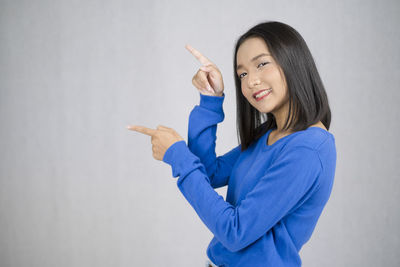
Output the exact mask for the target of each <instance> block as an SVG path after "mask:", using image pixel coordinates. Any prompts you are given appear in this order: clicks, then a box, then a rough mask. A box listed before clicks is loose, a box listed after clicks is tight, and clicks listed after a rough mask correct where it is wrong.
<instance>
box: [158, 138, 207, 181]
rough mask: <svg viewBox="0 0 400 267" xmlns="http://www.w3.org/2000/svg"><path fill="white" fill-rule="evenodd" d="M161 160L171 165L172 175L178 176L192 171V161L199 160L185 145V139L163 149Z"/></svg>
mask: <svg viewBox="0 0 400 267" xmlns="http://www.w3.org/2000/svg"><path fill="white" fill-rule="evenodd" d="M163 161H164V162H165V163H167V164H169V165H171V167H172V176H173V177H178V176H181V175H186V174H187V173H189V172H191V171H193V167H194V166H193V164H190V163H194V162H199V159H198V157H196V156H195V155H194V154H193V153H192V152H191V151H190V150H189V148H188V147H187V145H186V142H185V140H181V141H177V142H175V143H173V144H172V145H171V146H170V147H169V148H168V149H167V151H165V154H164V157H163Z"/></svg>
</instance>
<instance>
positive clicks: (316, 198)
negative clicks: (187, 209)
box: [129, 21, 336, 267]
mask: <svg viewBox="0 0 400 267" xmlns="http://www.w3.org/2000/svg"><path fill="white" fill-rule="evenodd" d="M186 48H187V49H188V50H189V51H190V52H191V53H192V54H193V55H194V56H195V57H196V58H197V59H198V60H199V61H200V62H201V63H202V65H203V66H202V67H201V68H200V69H199V71H198V72H197V73H196V74H195V76H194V77H193V80H192V81H193V85H194V86H195V87H196V88H197V89H198V90H199V92H200V105H197V106H195V107H194V109H193V110H192V111H191V113H190V116H189V127H188V145H186V143H185V141H184V140H183V138H182V137H181V136H180V135H179V134H177V133H176V132H175V131H174V130H173V129H171V128H168V127H165V126H158V127H157V129H156V130H154V129H149V128H146V127H142V126H133V127H129V128H130V129H131V130H135V131H138V132H141V133H145V134H148V135H150V136H151V137H152V144H153V156H154V157H155V158H156V159H158V160H163V161H164V162H166V163H168V164H170V165H171V167H172V175H173V177H178V176H179V179H178V181H177V185H178V187H179V189H180V191H181V192H182V194H183V195H184V196H185V198H186V199H187V201H188V202H189V203H190V205H191V206H192V207H193V208H194V209H195V211H196V213H197V214H198V216H199V217H200V219H201V220H202V221H203V222H204V224H205V225H206V226H207V227H208V228H209V229H210V231H211V232H212V233H213V234H214V238H213V239H212V240H211V242H210V244H209V246H208V248H207V256H208V258H209V259H208V260H207V262H206V266H241V267H242V266H273V267H277V266H285V267H287V266H301V259H300V256H299V251H300V249H301V248H302V246H303V245H304V244H305V243H306V242H307V241H308V240H309V239H310V237H311V234H312V232H313V230H314V228H315V226H316V223H317V221H318V218H319V217H320V215H321V212H322V210H323V208H324V206H325V204H326V202H327V201H328V199H329V196H330V193H331V190H332V185H333V180H334V175H335V168H336V146H335V138H334V136H333V135H332V134H331V133H330V132H328V129H329V125H330V121H331V112H330V108H329V104H328V98H327V95H326V92H325V89H324V86H323V83H322V81H321V78H320V76H319V74H318V71H317V68H316V66H315V63H314V60H313V57H312V55H311V53H310V51H309V49H308V47H307V45H306V43H305V41H304V40H303V38H302V37H301V36H300V34H299V33H298V32H297V31H296V30H295V29H293V28H292V27H290V26H289V25H286V24H284V23H280V22H274V21H273V22H264V23H260V24H258V25H256V26H254V27H252V28H251V29H250V30H248V31H247V32H246V33H244V34H243V35H242V36H241V37H240V38H239V39H238V41H237V43H236V47H235V53H234V62H233V63H234V64H233V65H234V77H235V84H236V101H237V126H238V136H239V145H238V146H236V147H234V148H233V149H232V150H230V151H229V152H227V153H225V154H224V155H222V156H219V157H216V154H215V141H216V130H217V124H218V123H220V122H222V121H223V119H224V112H223V108H222V104H223V101H224V98H225V93H224V84H223V80H222V75H221V73H220V71H219V70H218V68H217V67H216V65H215V64H213V63H212V62H211V61H210V60H209V59H207V58H206V57H205V56H203V55H202V54H201V53H200V52H199V51H197V50H195V49H194V48H192V47H191V46H186ZM225 185H227V186H228V191H227V196H226V201H225V200H224V199H223V197H222V196H220V195H219V194H218V193H217V192H216V191H215V190H214V188H219V187H222V186H225Z"/></svg>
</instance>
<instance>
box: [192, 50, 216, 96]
mask: <svg viewBox="0 0 400 267" xmlns="http://www.w3.org/2000/svg"><path fill="white" fill-rule="evenodd" d="M185 48H186V49H187V50H189V52H190V53H192V55H194V56H195V57H196V58H197V59H198V60H199V61H200V62H201V64H203V66H201V67H200V69H199V70H198V71H197V73H196V74H195V75H194V76H193V79H192V83H193V85H194V86H195V87H196V88H197V89H198V90H199V92H200V93H202V94H203V95H211V96H222V94H223V92H224V82H223V80H222V75H221V72H220V71H219V69H218V68H217V66H216V65H215V64H214V63H212V62H211V61H210V60H209V59H208V58H206V57H205V56H203V55H202V54H201V53H200V52H199V51H197V50H196V49H194V48H193V47H191V46H190V45H186V46H185Z"/></svg>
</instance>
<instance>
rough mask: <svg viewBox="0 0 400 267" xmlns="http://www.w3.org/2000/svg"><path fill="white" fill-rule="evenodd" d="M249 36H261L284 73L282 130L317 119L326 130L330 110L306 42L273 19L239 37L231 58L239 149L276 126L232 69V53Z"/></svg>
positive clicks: (303, 128)
mask: <svg viewBox="0 0 400 267" xmlns="http://www.w3.org/2000/svg"><path fill="white" fill-rule="evenodd" d="M250 37H261V38H262V39H263V40H264V41H265V43H266V45H267V47H268V50H269V52H270V54H271V56H272V57H273V58H274V59H275V61H276V62H277V64H278V65H279V66H280V68H281V70H282V71H283V74H284V76H285V79H286V84H287V89H288V97H289V113H288V116H287V119H286V122H285V125H284V126H283V129H284V130H288V129H291V130H292V131H294V132H297V131H301V130H305V129H307V128H308V127H309V126H311V125H313V124H315V123H317V122H318V121H321V122H322V123H323V124H324V126H325V127H326V129H328V130H329V126H330V123H331V110H330V108H329V103H328V96H327V94H326V92H325V88H324V85H323V83H322V80H321V78H320V76H319V73H318V70H317V67H316V65H315V63H314V59H313V57H312V55H311V52H310V50H309V49H308V47H307V44H306V42H305V41H304V39H303V38H302V37H301V35H300V34H299V33H298V32H297V31H296V30H295V29H293V28H292V27H291V26H289V25H287V24H284V23H281V22H277V21H268V22H262V23H259V24H257V25H255V26H254V27H252V28H251V29H249V30H248V31H247V32H246V33H244V34H243V35H241V36H240V37H239V39H238V40H237V42H236V46H235V52H234V57H233V62H234V64H233V65H234V66H233V70H234V79H235V86H236V105H237V109H236V116H237V118H236V120H237V133H238V141H239V144H241V150H242V151H243V150H245V149H247V148H248V147H249V146H250V145H251V144H252V143H253V141H256V140H257V139H258V138H259V137H261V136H262V135H264V134H265V133H266V132H267V131H268V130H269V129H273V128H276V127H277V125H276V121H275V118H274V115H273V114H272V113H266V114H265V113H261V112H259V111H258V110H257V109H256V108H254V107H253V106H252V105H251V104H250V103H249V102H248V101H247V99H246V98H245V97H244V96H243V94H242V90H241V81H240V79H239V77H238V75H237V72H236V67H237V62H236V55H237V52H238V49H239V46H240V45H241V44H242V43H243V42H244V41H245V40H246V39H248V38H250ZM292 109H293V111H292Z"/></svg>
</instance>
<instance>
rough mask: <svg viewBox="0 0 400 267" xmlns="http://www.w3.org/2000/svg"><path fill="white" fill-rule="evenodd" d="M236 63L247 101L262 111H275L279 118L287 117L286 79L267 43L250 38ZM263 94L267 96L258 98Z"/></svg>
mask: <svg viewBox="0 0 400 267" xmlns="http://www.w3.org/2000/svg"><path fill="white" fill-rule="evenodd" d="M236 62H237V66H238V68H237V70H236V73H237V75H238V77H239V80H240V81H241V88H242V94H243V95H244V97H246V99H247V101H249V103H250V104H251V105H252V106H253V107H254V108H256V109H257V110H258V111H259V112H262V113H269V112H271V113H273V114H274V116H275V118H276V117H277V115H278V116H279V115H282V116H284V115H283V113H284V112H285V111H287V110H286V109H288V103H289V97H288V93H287V86H286V79H285V77H284V75H283V71H282V74H281V72H280V70H281V69H280V67H279V66H278V64H277V63H276V62H275V60H274V59H273V58H272V56H271V55H270V52H269V51H268V47H267V45H266V44H265V41H264V40H263V39H262V38H260V37H250V38H248V39H246V40H245V41H244V42H243V43H242V44H241V45H240V47H239V49H238V52H237V56H236ZM263 91H264V94H265V95H264V96H262V95H261V96H259V97H258V98H257V99H256V97H255V94H257V93H258V92H263ZM281 113H282V114H281Z"/></svg>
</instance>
